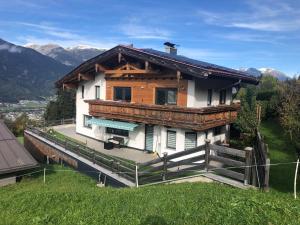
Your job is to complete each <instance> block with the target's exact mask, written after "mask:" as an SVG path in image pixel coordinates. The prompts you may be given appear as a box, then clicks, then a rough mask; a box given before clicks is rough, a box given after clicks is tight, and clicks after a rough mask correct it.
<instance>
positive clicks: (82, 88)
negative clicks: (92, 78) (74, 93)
mask: <svg viewBox="0 0 300 225" xmlns="http://www.w3.org/2000/svg"><path fill="white" fill-rule="evenodd" d="M81 98H84V85H82V86H81Z"/></svg>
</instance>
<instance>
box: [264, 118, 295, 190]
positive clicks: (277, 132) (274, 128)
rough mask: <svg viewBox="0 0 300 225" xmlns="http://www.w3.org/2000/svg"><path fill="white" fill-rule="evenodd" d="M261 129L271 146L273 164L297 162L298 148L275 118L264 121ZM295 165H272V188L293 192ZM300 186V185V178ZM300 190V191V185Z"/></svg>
mask: <svg viewBox="0 0 300 225" xmlns="http://www.w3.org/2000/svg"><path fill="white" fill-rule="evenodd" d="M260 130H261V134H262V135H263V136H264V139H265V141H266V143H267V144H268V146H269V152H270V159H271V164H273V163H287V162H295V161H296V160H297V158H296V150H295V149H294V148H293V146H291V145H290V144H289V140H288V138H287V137H286V136H285V134H284V130H283V129H282V128H281V127H280V126H279V125H278V122H276V121H274V120H270V121H266V122H264V123H262V126H261V128H260ZM295 166H296V165H295V164H287V165H279V166H271V170H270V186H271V188H272V189H275V190H277V191H281V192H292V191H293V185H294V174H295ZM298 186H300V179H299V185H298ZM298 190H299V191H300V189H299V187H298ZM299 195H300V193H299Z"/></svg>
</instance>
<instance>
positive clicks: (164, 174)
mask: <svg viewBox="0 0 300 225" xmlns="http://www.w3.org/2000/svg"><path fill="white" fill-rule="evenodd" d="M167 156H168V153H167V152H164V156H163V163H164V170H163V171H164V172H163V181H165V180H166V177H167Z"/></svg>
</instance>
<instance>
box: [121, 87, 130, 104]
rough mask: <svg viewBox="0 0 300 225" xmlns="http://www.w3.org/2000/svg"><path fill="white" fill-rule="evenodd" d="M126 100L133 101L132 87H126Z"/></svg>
mask: <svg viewBox="0 0 300 225" xmlns="http://www.w3.org/2000/svg"><path fill="white" fill-rule="evenodd" d="M123 90H124V100H125V101H128V102H130V101H131V88H124V89H123Z"/></svg>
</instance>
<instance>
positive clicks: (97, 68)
mask: <svg viewBox="0 0 300 225" xmlns="http://www.w3.org/2000/svg"><path fill="white" fill-rule="evenodd" d="M95 70H96V72H97V73H98V72H104V71H105V70H106V68H105V67H104V66H102V65H101V64H98V63H96V64H95Z"/></svg>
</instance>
